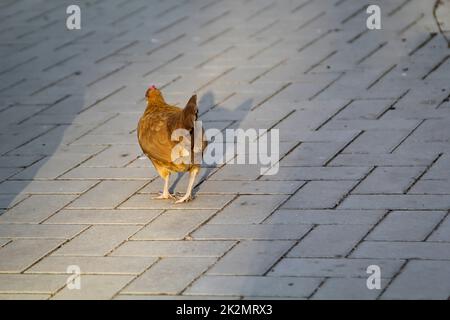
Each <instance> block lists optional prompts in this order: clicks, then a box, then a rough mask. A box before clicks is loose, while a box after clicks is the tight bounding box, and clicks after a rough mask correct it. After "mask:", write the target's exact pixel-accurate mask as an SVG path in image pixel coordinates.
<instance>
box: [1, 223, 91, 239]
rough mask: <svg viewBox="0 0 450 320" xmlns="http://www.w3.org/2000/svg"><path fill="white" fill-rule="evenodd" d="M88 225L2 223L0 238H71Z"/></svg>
mask: <svg viewBox="0 0 450 320" xmlns="http://www.w3.org/2000/svg"><path fill="white" fill-rule="evenodd" d="M85 228H86V227H85V226H77V225H66V226H53V225H44V224H6V223H2V224H0V238H22V239H25V238H43V239H71V238H73V237H74V236H76V235H77V234H79V233H80V232H82V231H83V230H84V229H85Z"/></svg>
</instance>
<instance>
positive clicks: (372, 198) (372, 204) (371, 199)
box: [339, 195, 450, 210]
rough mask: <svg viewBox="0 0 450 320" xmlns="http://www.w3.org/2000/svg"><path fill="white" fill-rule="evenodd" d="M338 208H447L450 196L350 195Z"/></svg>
mask: <svg viewBox="0 0 450 320" xmlns="http://www.w3.org/2000/svg"><path fill="white" fill-rule="evenodd" d="M339 209H352V210H353V209H391V210H408V209H410V210H423V209H431V210H447V209H450V197H442V196H439V195H350V196H348V197H347V198H346V199H345V200H344V201H343V202H342V203H341V204H340V205H339Z"/></svg>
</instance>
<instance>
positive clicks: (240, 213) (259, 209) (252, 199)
mask: <svg viewBox="0 0 450 320" xmlns="http://www.w3.org/2000/svg"><path fill="white" fill-rule="evenodd" d="M286 199H287V196H284V195H283V196H282V195H242V196H239V197H238V198H236V199H235V200H233V202H231V203H230V204H229V205H228V206H227V207H226V208H224V209H223V210H221V211H220V212H219V213H218V214H217V215H216V216H214V217H213V218H212V219H211V220H210V221H209V223H210V224H247V223H249V224H250V223H261V222H262V221H263V220H264V219H265V218H266V217H268V216H269V215H270V214H271V213H272V212H273V211H274V210H275V209H276V208H277V207H278V206H279V205H281V203H282V202H283V201H285V200H286Z"/></svg>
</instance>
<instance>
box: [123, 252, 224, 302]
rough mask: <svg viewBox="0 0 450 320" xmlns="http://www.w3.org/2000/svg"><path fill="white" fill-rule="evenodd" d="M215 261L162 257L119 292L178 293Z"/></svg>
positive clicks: (211, 259)
mask: <svg viewBox="0 0 450 320" xmlns="http://www.w3.org/2000/svg"><path fill="white" fill-rule="evenodd" d="M215 261H216V259H215V258H198V257H197V258H192V257H190V258H181V257H177V258H163V259H162V260H160V261H159V262H157V263H156V264H155V265H154V266H152V267H151V268H150V269H148V270H147V271H145V272H144V273H143V274H142V275H141V276H139V277H138V278H137V279H136V280H134V281H133V282H131V283H130V284H129V285H128V286H127V287H126V288H125V289H123V290H122V291H121V293H126V294H132V293H139V294H145V293H147V294H179V293H180V292H181V291H182V290H184V289H185V288H186V287H187V286H188V285H189V284H190V283H191V282H192V281H193V280H194V279H195V278H197V277H198V276H199V275H200V274H201V273H203V272H204V271H205V270H206V269H207V268H208V267H209V266H211V265H212V264H213V263H214V262H215Z"/></svg>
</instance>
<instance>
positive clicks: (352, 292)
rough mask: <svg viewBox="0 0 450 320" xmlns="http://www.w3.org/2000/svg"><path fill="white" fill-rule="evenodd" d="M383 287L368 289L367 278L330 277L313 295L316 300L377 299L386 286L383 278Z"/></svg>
mask: <svg viewBox="0 0 450 320" xmlns="http://www.w3.org/2000/svg"><path fill="white" fill-rule="evenodd" d="M380 282H381V289H372V290H369V289H367V285H366V279H358V278H347V279H342V278H330V279H327V280H325V283H324V284H323V285H322V286H321V287H320V288H319V290H317V292H316V293H315V294H314V295H313V296H312V299H314V300H375V299H377V297H378V296H379V295H380V294H381V290H382V289H383V288H384V287H385V286H386V280H384V279H381V281H380Z"/></svg>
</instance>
